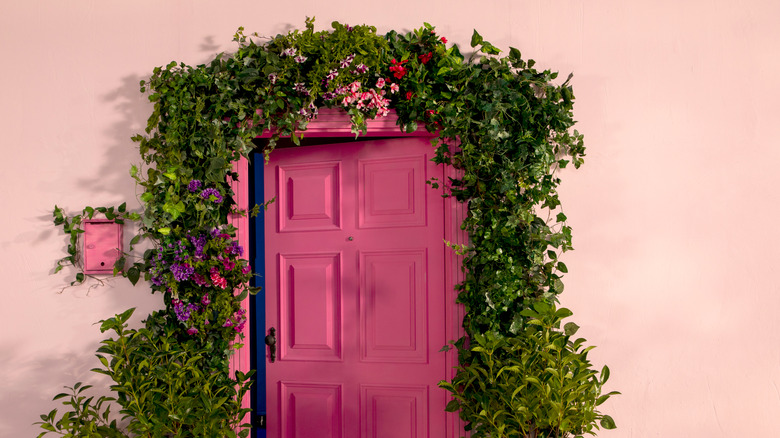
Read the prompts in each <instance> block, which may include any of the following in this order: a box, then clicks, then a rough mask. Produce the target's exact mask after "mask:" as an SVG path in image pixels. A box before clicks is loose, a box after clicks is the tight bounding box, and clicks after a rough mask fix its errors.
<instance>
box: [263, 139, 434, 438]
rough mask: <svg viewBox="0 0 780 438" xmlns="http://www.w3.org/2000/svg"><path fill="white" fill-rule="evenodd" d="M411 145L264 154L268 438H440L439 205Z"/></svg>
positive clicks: (420, 155)
mask: <svg viewBox="0 0 780 438" xmlns="http://www.w3.org/2000/svg"><path fill="white" fill-rule="evenodd" d="M431 153H432V150H431V147H430V143H429V142H428V141H427V140H426V139H424V138H423V139H421V138H401V139H392V140H385V139H382V140H370V141H363V142H349V143H342V144H335V145H334V144H331V145H324V146H312V147H306V148H287V149H277V150H275V151H274V152H272V153H271V159H270V162H269V164H268V167H267V171H266V173H265V175H266V177H265V187H266V192H265V198H266V199H271V198H275V199H276V201H275V202H274V203H272V204H271V206H270V208H269V209H268V210H267V213H266V229H265V236H266V274H267V275H266V324H267V326H268V327H275V328H276V330H277V337H278V340H277V346H278V357H277V359H276V362H274V363H267V364H266V366H267V368H266V376H267V377H266V382H267V388H268V395H267V398H266V399H267V406H268V422H267V424H268V430H267V433H268V436H269V437H275V438H277V437H278V438H304V437H312V436H318V437H322V438H342V437H354V438H357V437H366V438H369V437H370V438H379V437H390V436H403V437H417V438H424V437H429V436H436V437H441V436H444V435H445V427H446V413H445V411H444V407H445V405H446V394H445V393H444V391H442V390H441V389H439V388H438V386H437V385H436V384H437V382H439V381H440V380H442V379H445V378H447V368H446V361H445V355H444V353H440V352H439V350H440V349H441V347H442V346H443V345H444V344H445V343H446V342H447V339H446V326H445V302H446V292H445V283H446V282H445V269H444V263H445V248H446V247H445V244H444V201H443V198H442V197H441V196H440V194H439V193H437V192H435V191H434V190H433V189H432V188H430V186H429V185H427V184H426V181H427V180H428V179H429V178H433V177H435V178H437V179H438V180H441V179H442V176H443V172H442V168H441V167H439V166H436V165H435V164H434V163H432V162H431V161H430V158H431V156H430V154H431Z"/></svg>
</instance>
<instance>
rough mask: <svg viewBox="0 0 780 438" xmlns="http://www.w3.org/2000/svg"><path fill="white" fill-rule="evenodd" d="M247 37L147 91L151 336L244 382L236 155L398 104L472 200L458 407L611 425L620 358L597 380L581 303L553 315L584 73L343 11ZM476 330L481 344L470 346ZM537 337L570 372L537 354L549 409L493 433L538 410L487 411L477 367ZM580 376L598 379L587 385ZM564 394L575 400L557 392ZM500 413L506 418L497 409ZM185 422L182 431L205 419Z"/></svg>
mask: <svg viewBox="0 0 780 438" xmlns="http://www.w3.org/2000/svg"><path fill="white" fill-rule="evenodd" d="M234 41H235V42H236V43H237V45H238V47H237V49H236V51H235V52H234V53H232V54H220V55H218V56H216V57H215V58H214V60H212V61H211V62H209V63H207V64H203V65H198V66H190V65H186V64H184V63H179V62H172V63H170V64H168V65H167V66H164V67H158V68H155V69H154V71H153V73H152V75H151V77H150V78H149V79H148V80H144V81H142V82H141V84H140V85H141V91H142V92H145V93H148V95H149V100H150V101H151V102H152V103H153V104H154V110H153V113H152V114H151V116H150V117H149V119H148V125H147V127H146V130H145V133H143V134H139V135H136V136H135V137H133V140H134V141H136V142H137V143H138V146H139V150H140V154H141V158H142V164H141V165H139V166H133V167H132V169H131V175H132V177H133V178H135V180H136V181H137V183H138V184H139V185H140V186H141V187H142V188H143V193H142V195H141V201H142V202H143V206H144V211H143V214H142V215H141V217H140V224H141V225H140V226H141V233H142V234H143V235H144V236H146V237H149V238H151V239H152V241H153V242H154V244H155V245H154V249H153V250H151V251H148V252H147V254H146V255H145V257H144V264H143V266H142V267H141V268H140V269H141V270H142V271H143V273H144V276H145V278H146V279H147V280H149V281H151V284H152V289H153V291H155V292H160V293H162V294H163V295H164V297H165V303H166V308H165V309H164V310H163V311H161V312H160V313H158V314H155V315H154V317H153V318H150V319H149V320H148V322H147V326H148V327H147V328H148V330H149V331H148V332H146V333H147V334H148V333H154V332H155V330H156V331H157V332H161V333H162V332H164V333H167V334H169V336H173V338H175V339H178V340H179V341H180V342H181V343H183V344H187V345H189V344H192V351H196V352H197V354H198V355H204V354H205V355H207V356H208V357H209V359H208V360H207V363H209V364H210V366H211V368H212V369H213V370H214V372H217V373H221V374H220V375H223V378H221V379H218V380H219V381H221V382H223V383H224V384H225V385H230V384H235V381H233V380H232V379H229V378H227V377H224V376H225V373H226V372H227V366H226V364H227V359H228V356H229V354H230V351H231V348H230V346H229V343H230V342H231V341H233V339H234V338H235V336H236V332H235V330H234V329H236V330H237V329H238V328H239V327H240V326H241V325H243V324H244V322H245V320H246V317H245V315H243V313H242V310H241V305H240V302H241V300H242V299H243V295H239V296H235V295H234V294H233V291H234V290H243V291H244V292H250V291H251V290H250V288H249V286H248V285H247V283H248V281H249V279H250V277H251V272H250V271H251V268H250V267H249V266H248V265H247V264H246V262H244V261H243V260H242V259H241V258H240V256H241V252H242V251H243V249H241V248H240V247H238V246H237V245H236V244H235V243H233V242H232V240H231V239H232V237H233V236H234V232H235V230H234V229H233V227H231V226H230V225H229V224H228V223H229V221H228V218H229V215H231V214H250V213H251V212H241V211H237V210H236V202H235V200H234V198H233V196H234V193H233V192H232V190H231V186H230V182H231V181H232V180H235V179H236V178H237V177H238V175H237V174H236V173H235V172H234V171H233V170H232V167H231V166H232V165H231V163H232V162H233V161H235V160H238V159H240V158H241V157H248V156H249V155H250V153H251V152H252V151H253V150H255V148H256V146H255V144H254V143H253V141H252V140H253V139H254V138H255V137H257V136H259V135H260V134H262V133H263V132H266V131H268V132H271V138H270V141H269V142H268V144H267V146H266V147H265V150H264V151H263V152H265V153H266V154H268V153H270V152H271V151H272V150H273V148H274V147H275V144H276V142H277V140H278V139H279V138H281V137H290V138H291V139H292V141H293V142H294V143H296V144H299V143H300V140H301V138H303V137H304V136H305V135H306V128H307V125H308V123H309V122H311V121H312V120H313V119H315V118H316V117H317V114H318V111H319V109H320V108H324V107H327V108H341V109H342V110H344V111H345V112H346V113H347V114H348V115H349V117H350V120H351V122H352V128H353V132H354V134H355V135H360V134H362V133H365V132H366V122H367V121H368V120H371V119H375V118H379V117H384V116H386V115H387V114H388V112H389V110H390V109H394V110H395V111H396V113H397V115H398V124H399V132H412V131H414V130H416V129H418V127H419V126H424V127H425V129H427V130H428V131H430V132H434V133H436V134H437V135H436V136H435V137H434V139H433V140H432V148H433V150H435V154H434V155H435V158H434V161H435V162H436V163H439V164H441V165H446V166H452V167H454V168H455V169H457V170H458V171H459V173H458V174H459V175H460V176H458V177H456V178H450V179H448V180H446V181H433V182H432V183H433V184H434V186H435V187H437V188H440V189H441V190H442V194H443V196H454V197H455V198H456V199H457V200H458V201H460V202H463V203H464V204H466V206H467V215H466V218H465V220H464V221H463V224H462V228H463V230H465V231H466V232H467V233H468V236H469V242H468V244H466V245H463V246H457V245H452V248H453V250H454V251H458V252H459V253H461V254H462V255H464V259H463V269H464V272H465V280H464V281H463V282H462V283H461V284H459V285H458V286H457V288H458V292H459V294H458V302H460V303H462V304H463V305H464V306H465V314H466V316H465V318H464V320H463V327H464V329H465V333H466V335H467V336H466V338H464V339H461V340H458V341H456V342H454V345H455V346H456V347H457V348H459V350H460V353H461V354H460V358H461V365H462V366H461V368H460V371H459V374H458V377H457V378H456V379H455V381H454V382H453V383H452V384H449V383H447V382H442V386H444V387H445V388H447V389H448V390H450V392H452V393H453V396H454V397H455V398H456V400H458V403H456V404H455V405H451V406H450V407H449V408H450V409H459V410H460V412H461V417H462V418H463V419H464V420H466V421H467V422H468V424H469V426H468V427H469V428H471V429H473V430H474V432H475V435H474V436H491V437H499V436H526V435H525V434H536V435H528V436H556V437H563V436H568V434H574V435H580V434H582V433H589V432H590V433H592V430H593V427H594V425H595V422H596V421H597V420H601V425H602V426H603V427H608V428H611V427H614V423H613V422H612V420H611V418H609V417H608V416H606V415H601V414H599V413H598V411H596V406H597V405H600V404H601V403H603V402H604V401H605V400H606V398H608V397H609V396H610V395H612V394H613V393H610V394H606V395H602V394H601V385H602V384H603V383H604V382H605V381H606V378H607V376H608V375H609V371H608V369H607V368H606V367H605V368H604V370H602V373H601V379H600V380H599V378H598V373H596V372H595V371H590V367H591V365H590V362H588V361H587V358H586V355H587V351H588V350H589V349H590V348H585V349H584V350H583V349H582V342H584V340H582V339H578V340H576V341H575V340H574V339H571V340H569V337H570V336H572V335H573V334H574V332H575V331H576V329H575V328H574V327H576V326H572V325H571V324H573V323H569V324H567V325H566V328H565V330H564V329H562V328H561V327H560V321H561V319H562V318H563V317H566V316H568V315H569V314H570V312H568V311H567V310H566V309H558V310H556V308H555V302H556V301H557V298H556V297H557V296H558V295H559V294H560V293H561V292H562V291H563V282H562V276H563V274H565V273H566V272H567V267H566V265H565V264H564V263H563V262H562V261H560V260H559V257H560V255H561V254H562V253H563V252H565V251H567V250H570V249H571V248H572V235H571V229H570V227H569V226H568V225H567V224H566V216H565V214H564V213H563V212H562V210H561V208H560V207H561V205H560V200H559V197H558V192H557V188H558V185H559V183H560V179H559V176H558V173H557V171H558V170H559V169H562V168H564V167H566V166H568V165H572V166H573V167H575V168H578V167H580V165H581V164H582V163H583V157H584V155H585V148H584V146H583V138H582V136H581V135H580V134H579V133H578V132H577V131H576V130H573V126H574V123H575V122H574V119H573V116H572V109H573V101H574V95H573V93H572V88H571V84H570V79H571V76H570V77H569V78H568V79H566V80H563V81H559V80H558V78H557V73H555V72H552V71H550V70H538V69H536V67H535V63H534V61H533V60H525V59H523V57H522V55H521V53H520V51H519V50H517V49H515V48H510V49H509V52H508V53H507V54H504V52H502V51H501V50H499V49H498V48H497V47H495V46H493V45H492V44H490V43H489V42H487V41H485V40H484V39H483V37H482V36H481V35H480V34H479V33H477V32H476V31H475V32H474V33H473V36H472V38H471V44H470V46H471V47H470V48H469V52H468V53H465V54H464V53H461V51H460V49H459V48H458V46H457V45H454V44H450V43H449V42H448V41H447V39H446V37H445V36H441V35H438V34H437V33H436V30H435V28H434V27H433V26H431V25H429V24H427V23H425V24H424V26H422V27H421V28H419V29H417V30H415V31H413V32H409V33H398V32H395V31H391V32H389V33H387V34H385V35H380V34H377V31H376V28H374V27H372V26H365V25H357V26H349V25H346V24H342V23H338V22H334V23H332V26H331V29H329V30H322V31H316V30H315V28H314V20H313V19H307V20H306V26H305V28H304V29H301V30H293V31H291V32H289V33H287V34H282V35H277V36H275V37H273V38H263V37H261V36H260V35H257V34H251V35H247V34H246V33H245V32H244V29H243V28H239V30H238V32H237V33H236V34H235V36H234ZM550 306H551V307H550ZM115 325H116V324H115ZM533 327H541V328H539V329H533ZM545 333H546V334H545ZM550 333H557V335H555V337H554V339H556V341H555V342H556V344H555V345H553V347H550V345H547V344H545V343H544V342H543V339H549V336H550ZM539 336H542V338H539ZM544 336H546V338H545V337H544ZM468 338H471V339H475V340H477V341H478V342H476V343H475V345H474V346H473V347H470V346H469V344H468V342H467V341H466V339H468ZM523 339H525V341H523ZM538 339H542V340H541V341H538V342H537V340H538ZM532 340H533V342H531V341H532ZM529 345H533V346H536V347H538V348H539V351H538V352H537V353H538V354H539V356H538V357H540V358H545V360H548V361H549V362H550V363H552V364H553V365H551V366H552V367H553V368H555V369H557V372H556V373H557V374H555V373H554V375H552V374H551V375H550V376H547V377H543V376H540V375H538V374H539V370H540V368H539V367H538V363H537V362H535V361H536V359H534V358H536V357H537V356H533V355H532V356H528V355H527V354H526V356H523V357H524V359H522V360H523V361H525V362H523V364H524V365H523V366H524V368H523V369H527V370H531V371H528V372H529V373H537V375H520V377H519V378H518V379H519V380H516V381H514V382H513V383H512V385H515V386H514V387H517V388H519V387H520V386H518V385H520V383H523V382H524V383H523V384H524V385H526V384H528V385H532V386H533V385H537V389H538V390H539V391H540V392H539V393H540V394H541V393H545V394H547V396H549V397H552V398H549V397H548V398H549V402H546V404H545V405H544V406H546V407H544V408H542V407H538V408H536V409H537V410H542V409H544V412H543V415H541V416H534V415H530V416H528V415H527V416H525V417H523V418H526V419H525V420H523V421H520V422H519V423H517V424H518V426H514V427H509V428H508V429H507V426H506V424H509V423H510V421H509V420H506V419H505V423H506V424H505V425H504V426H501V427H497V428H493V429H489V430H488V429H485V428H486V427H488V426H489V425H490V427H493V426H495V425H494V424H492V423H493V422H494V421H493V420H495V419H496V418H499V413H500V412H504V414H507V412H509V413H512V412H515V410H518V409H519V410H520V411H522V410H529V409H535V408H534V406H529V405H522V406H520V405H518V403H517V400H509V401H508V402H507V403H508V404H502V403H503V402H501V401H500V398H501V397H502V395H501V394H498V393H496V399H495V400H493V401H494V402H495V403H493V402H491V403H489V404H488V405H485V406H483V407H481V408H480V409H475V407H477V406H481V405H480V403H482V402H484V400H479V397H480V396H479V393H480V391H481V393H483V394H486V393H488V392H486V391H484V388H482V390H480V389H479V385H476V383H475V382H481V383H480V384H483V383H484V384H485V385H488V386H489V385H493V384H495V381H494V380H493V378H492V377H491V378H489V379H487V376H488V375H489V373H487V372H485V373H480V372H476V371H474V370H479V369H483V367H488V365H490V364H492V363H493V362H492V361H497V362H496V363H500V364H504V365H506V366H508V367H509V371H513V372H517V370H518V369H519V368H518V367H519V365H518V364H519V363H520V362H518V361H519V360H520V359H518V356H517V355H518V354H519V353H518V351H519V349H520V348H521V347H522V346H529ZM551 345H552V344H551ZM536 347H534V348H536ZM471 348H474V350H472V349H471ZM486 348H488V349H489V350H490V351H489V352H490V354H489V355H486V354H485V352H486V351H487V350H486ZM550 348H552V350H550ZM551 351H555V352H556V353H555V355H557V356H555V358H554V357H552V356H550V354H551V353H550V352H551ZM545 352H547V353H545ZM525 353H527V352H524V354H525ZM531 353H533V352H531ZM534 354H536V353H534ZM529 361H530V362H529ZM531 362H532V363H531ZM534 364H536V365H534ZM572 366H576V367H577V369H576V370H573V369H570V368H568V367H572ZM490 367H492V365H490ZM556 367H557V368H556ZM547 368H549V367H547ZM469 369H470V370H471V371H469ZM541 370H542V372H547V371H545V368H544V367H543V368H541ZM567 370H568V371H567ZM509 371H507V375H508V374H509ZM575 371H576V372H575ZM471 372H474V373H475V374H474V375H473V376H471V377H469V376H470V374H469V373H471ZM499 374H500V373H499ZM529 378H530V379H531V380H528V379H529ZM485 379H487V380H485ZM550 379H552V380H550ZM556 379H557V380H556ZM566 379H573V380H572V381H571V382H570V383H567V380H566ZM483 380H484V381H483ZM553 381H557V384H555V385H552V383H551V382H553ZM456 382H460V383H458V384H455V383H456ZM518 382H520V383H518ZM529 382H530V383H529ZM117 383H118V384H121V383H122V382H117ZM475 385H476V386H475ZM551 385H552V386H551ZM572 385H575V386H576V385H580V386H576V387H581V388H584V389H583V390H581V391H579V392H576V391H575V392H572V391H571V389H572V388H573V387H575V386H572ZM475 388H476V389H475ZM529 388H530V387H529ZM550 388H553V389H550ZM554 388H559V389H561V391H563V390H564V389H565V390H566V391H568V392H567V393H566V394H568V395H566V397H564V398H565V399H562V398H558V399H556V398H555V394H557V393H555V392H554ZM470 391H471V392H470ZM518 391H519V389H518ZM529 391H530V390H529ZM551 391H553V393H552V396H550V394H551ZM510 392H511V391H510ZM494 393H495V391H494ZM518 393H519V392H518ZM532 393H533V392H528V393H527V394H532ZM522 394H526V393H525V392H524V393H522ZM533 394H535V393H533ZM571 394H576V395H574V396H572V395H571ZM528 397H531V396H530V395H529V396H528ZM533 397H536V396H533ZM533 397H532V398H530V399H528V400H531V401H530V402H529V403H533ZM483 398H484V397H483ZM512 398H514V394H513V396H512ZM575 402H576V403H575ZM572 403H573V404H572ZM539 406H542V405H541V404H540V405H539ZM572 406H576V407H577V408H576V409H575V408H573V407H572ZM231 408H232V409H236V407H235V406H231ZM493 410H495V411H496V412H497V413H496V414H495V416H492V417H491V418H492V420H491V419H490V418H487V417H485V414H486V413H487V414H491V413H492V412H493ZM235 412H238V411H235ZM518 412H519V411H518ZM575 414H576V415H575ZM491 415H492V414H491ZM491 415H488V416H489V417H490V416H491ZM518 415H519V414H518ZM572 415H575V416H576V419H575V418H574V417H573V416H572ZM542 417H544V421H542V420H540V418H542ZM513 418H515V420H516V419H517V418H519V417H518V416H515V417H513ZM49 420H50V421H49V423H52V422H53V419H52V418H50V419H49ZM575 420H576V421H575ZM523 422H525V423H523ZM529 422H531V423H532V424H531V423H529ZM225 424H227V423H225ZM523 424H524V425H523ZM529 424H530V426H529ZM182 430H183V431H185V432H182V435H176V436H190V435H187V433H186V431H187V430H195V429H194V426H193V427H190V428H189V429H187V428H186V427H184V428H183V429H182ZM512 431H514V432H512ZM521 431H523V432H521ZM479 433H484V434H485V435H478V434H479ZM520 433H523V434H524V435H519V434H520Z"/></svg>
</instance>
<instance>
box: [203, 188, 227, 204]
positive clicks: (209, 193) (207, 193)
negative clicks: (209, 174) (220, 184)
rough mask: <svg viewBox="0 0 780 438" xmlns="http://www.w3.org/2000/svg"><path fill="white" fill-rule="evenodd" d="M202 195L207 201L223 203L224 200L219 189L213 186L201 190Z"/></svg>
mask: <svg viewBox="0 0 780 438" xmlns="http://www.w3.org/2000/svg"><path fill="white" fill-rule="evenodd" d="M200 197H201V198H203V199H205V200H207V201H212V202H214V203H215V204H221V203H222V200H223V198H222V195H220V194H219V190H217V189H215V188H213V187H211V188H208V189H205V190H203V191H202V192H200Z"/></svg>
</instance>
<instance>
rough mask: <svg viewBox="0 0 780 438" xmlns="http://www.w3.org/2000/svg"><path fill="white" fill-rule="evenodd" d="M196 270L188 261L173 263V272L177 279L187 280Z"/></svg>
mask: <svg viewBox="0 0 780 438" xmlns="http://www.w3.org/2000/svg"><path fill="white" fill-rule="evenodd" d="M194 272H195V268H193V267H192V266H190V265H189V264H187V263H183V264H179V263H174V264H172V265H171V273H173V278H174V279H175V280H176V281H185V280H188V279H189V278H190V276H191V275H192V274H193V273H194Z"/></svg>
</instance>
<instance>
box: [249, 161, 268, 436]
mask: <svg viewBox="0 0 780 438" xmlns="http://www.w3.org/2000/svg"><path fill="white" fill-rule="evenodd" d="M264 162H265V160H264V157H263V154H262V153H257V152H255V153H252V157H251V160H250V162H249V202H250V203H251V205H252V206H255V205H261V206H262V205H263V203H264V202H265V200H264V199H263V172H264V170H263V168H264V165H263V164H264ZM264 226H265V210H264V209H263V208H260V211H259V212H258V213H257V217H255V218H251V217H250V218H249V242H250V244H249V259H250V260H251V261H252V266H253V267H254V269H255V273H256V274H257V276H256V277H255V278H254V286H256V287H261V288H263V289H262V290H261V291H260V292H258V293H257V294H256V295H253V296H251V298H250V301H249V313H250V317H249V321H250V329H249V330H250V337H249V339H248V340H247V342H249V347H250V351H251V361H250V364H251V367H252V369H253V370H256V372H255V384H254V385H253V386H252V425H253V427H252V437H254V438H266V434H265V429H261V428H259V427H258V422H259V417H258V416H260V415H262V416H263V417H265V415H266V403H265V392H266V388H265V348H261V347H260V346H261V345H264V344H263V343H262V340H263V339H265V234H264V232H263V230H264Z"/></svg>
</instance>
